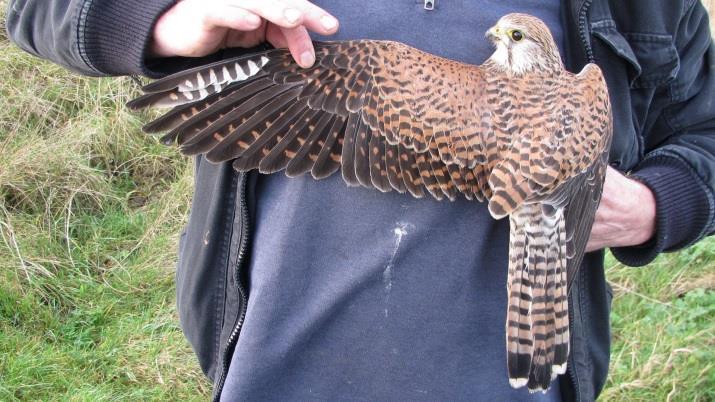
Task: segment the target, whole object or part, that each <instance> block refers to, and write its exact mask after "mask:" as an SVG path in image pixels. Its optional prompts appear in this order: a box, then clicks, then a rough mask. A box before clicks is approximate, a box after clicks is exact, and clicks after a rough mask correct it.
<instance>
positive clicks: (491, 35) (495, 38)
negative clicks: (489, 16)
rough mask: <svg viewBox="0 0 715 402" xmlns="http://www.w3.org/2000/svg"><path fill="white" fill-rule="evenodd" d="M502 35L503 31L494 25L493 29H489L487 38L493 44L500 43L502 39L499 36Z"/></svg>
mask: <svg viewBox="0 0 715 402" xmlns="http://www.w3.org/2000/svg"><path fill="white" fill-rule="evenodd" d="M500 35H501V29H499V27H497V26H496V25H494V26H493V27H491V28H489V30H488V31H487V38H488V39H489V40H491V41H492V42H493V43H495V44H496V43H497V42H499V40H500V38H499V36H500Z"/></svg>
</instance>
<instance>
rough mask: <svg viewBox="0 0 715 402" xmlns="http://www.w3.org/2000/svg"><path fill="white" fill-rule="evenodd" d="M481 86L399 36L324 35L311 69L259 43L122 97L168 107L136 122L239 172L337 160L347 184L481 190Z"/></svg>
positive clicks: (480, 78) (331, 166) (489, 146)
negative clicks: (254, 49)
mask: <svg viewBox="0 0 715 402" xmlns="http://www.w3.org/2000/svg"><path fill="white" fill-rule="evenodd" d="M487 85H488V82H487V80H486V79H485V73H484V70H483V69H482V68H481V67H479V66H474V65H468V64H463V63H459V62H456V61H452V60H448V59H444V58H440V57H437V56H433V55H430V54H428V53H424V52H422V51H419V50H417V49H414V48H411V47H409V46H406V45H404V44H401V43H397V42H388V41H367V40H364V41H347V42H324V43H316V63H315V65H314V66H313V67H312V68H309V69H302V68H300V67H299V66H298V65H297V64H296V63H295V62H294V61H293V60H292V58H291V56H290V53H289V52H287V51H286V50H279V49H274V50H268V51H265V52H262V53H257V54H251V55H246V56H243V57H238V58H235V59H230V60H225V61H222V62H218V63H214V64H212V65H207V66H202V67H198V68H195V69H192V70H187V71H183V72H180V73H178V74H175V75H172V76H169V77H166V78H163V79H161V80H158V81H156V82H153V83H151V84H149V85H147V86H146V87H145V88H144V91H145V92H146V95H144V96H142V97H140V98H138V99H136V100H134V101H132V102H130V103H129V107H131V108H133V109H138V108H143V107H146V106H174V109H173V110H172V111H170V112H169V113H167V114H166V115H165V116H163V117H161V118H160V119H158V120H157V121H154V122H152V123H150V124H148V125H147V126H146V127H145V130H146V131H149V132H161V131H169V132H168V134H166V135H165V136H164V137H163V141H164V142H166V143H172V142H174V141H177V142H178V144H179V146H180V147H181V150H182V152H184V153H186V154H199V153H205V154H206V158H207V159H208V160H210V161H214V162H221V161H227V160H233V159H235V162H234V166H235V167H236V168H237V169H238V170H242V171H245V170H250V169H258V170H260V171H261V172H264V173H272V172H276V171H279V170H283V169H285V171H286V173H287V174H288V175H289V176H295V175H299V174H302V173H305V172H311V174H312V175H313V176H314V177H316V178H322V177H326V176H329V175H330V174H332V173H334V172H335V171H337V170H338V169H339V168H340V166H342V174H343V178H344V179H345V181H346V182H348V184H350V185H360V184H361V185H364V186H368V187H375V188H377V189H379V190H381V191H390V190H392V189H394V190H397V191H399V192H405V191H409V192H410V193H411V194H413V195H414V196H416V197H421V196H422V195H423V194H424V191H423V188H424V189H426V190H427V191H428V192H429V193H430V194H432V195H433V196H434V197H435V198H437V199H442V198H444V197H445V196H446V197H448V198H450V199H454V198H455V196H456V195H457V192H462V193H463V194H465V195H466V196H467V197H469V198H472V197H477V198H478V199H483V198H484V196H485V195H488V194H485V192H486V193H488V186H487V177H486V169H485V168H486V166H483V165H484V163H485V162H486V160H487V156H488V155H490V154H495V151H496V138H494V137H493V136H490V135H489V134H490V133H489V128H490V127H491V125H492V123H491V117H490V116H491V115H492V114H493V113H492V111H491V108H492V107H493V105H494V104H493V103H492V104H490V103H489V98H490V95H489V91H488V88H487ZM475 111H481V112H480V114H478V115H475ZM269 126H270V127H269ZM259 137H260V139H258V138H259ZM492 157H495V155H494V156H492Z"/></svg>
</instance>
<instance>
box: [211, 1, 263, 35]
mask: <svg viewBox="0 0 715 402" xmlns="http://www.w3.org/2000/svg"><path fill="white" fill-rule="evenodd" d="M207 7H208V9H207V10H206V13H205V14H204V22H205V23H206V24H207V25H210V26H216V27H225V28H230V29H235V30H238V31H253V30H255V29H258V28H259V27H260V26H261V17H259V16H258V15H256V14H254V13H252V12H250V11H248V10H246V9H243V8H240V7H231V6H226V5H219V6H216V5H213V6H212V5H208V6H207Z"/></svg>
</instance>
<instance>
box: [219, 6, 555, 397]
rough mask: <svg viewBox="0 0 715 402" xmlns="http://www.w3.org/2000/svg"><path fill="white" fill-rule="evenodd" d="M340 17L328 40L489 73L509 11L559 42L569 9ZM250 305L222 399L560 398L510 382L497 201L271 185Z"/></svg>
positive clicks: (354, 10)
mask: <svg viewBox="0 0 715 402" xmlns="http://www.w3.org/2000/svg"><path fill="white" fill-rule="evenodd" d="M316 4H317V5H319V6H322V7H324V8H325V9H326V10H327V11H329V12H331V13H333V15H335V16H336V17H337V18H338V19H339V20H340V21H341V27H340V31H339V32H338V34H337V35H335V36H333V37H330V38H320V39H321V40H339V39H360V38H365V39H386V40H397V41H401V42H404V43H406V44H408V45H411V46H414V47H417V48H419V49H421V50H424V51H427V52H430V53H433V54H437V55H440V56H443V57H447V58H451V59H456V60H460V61H464V62H468V63H473V64H480V63H482V62H484V61H485V60H486V58H488V57H489V55H490V54H491V53H492V51H493V49H492V48H491V45H490V44H489V43H488V41H487V40H486V39H485V37H484V33H485V32H486V30H487V29H488V28H489V27H491V26H492V25H494V23H496V21H497V20H498V19H499V18H500V17H501V16H503V15H504V14H507V13H510V12H525V13H529V14H533V15H536V16H538V17H540V18H542V19H543V20H544V21H545V22H546V23H547V25H549V26H550V28H551V29H552V31H553V33H554V34H555V37H556V39H557V43H561V29H560V22H559V21H560V14H559V2H558V1H548V2H544V1H536V0H519V1H503V0H502V1H450V0H437V1H436V2H435V9H434V10H431V11H427V10H425V8H424V1H423V0H400V1H389V2H387V1H379V0H374V1H361V2H354V1H341V2H327V1H317V2H316ZM253 190H254V191H255V194H256V203H255V204H256V208H255V224H254V235H253V243H252V244H253V245H254V246H253V248H252V250H251V261H250V270H249V278H250V283H249V285H250V286H249V288H250V291H249V302H248V309H247V315H246V320H245V323H244V326H243V328H242V330H241V335H240V337H239V340H238V343H237V346H236V350H235V354H234V358H233V360H232V362H231V366H230V369H229V375H228V378H227V381H226V386H225V388H224V390H223V394H222V397H224V398H226V399H241V400H242V399H271V398H275V397H277V396H279V395H284V396H286V395H287V396H288V397H289V398H290V399H358V400H359V399H382V400H384V399H403V398H406V399H435V398H438V399H478V400H558V399H559V395H558V385H555V386H554V387H553V388H552V391H550V392H549V393H548V394H546V395H543V394H540V393H539V394H533V395H531V394H529V393H528V392H527V391H526V390H525V389H520V390H514V389H512V388H511V387H510V386H509V383H508V378H507V371H506V357H505V340H504V336H505V331H504V320H505V317H506V267H507V243H508V226H509V224H508V221H507V220H501V221H495V220H493V219H492V218H491V216H490V215H489V213H488V211H487V208H486V205H485V204H482V203H478V202H476V201H467V200H465V199H464V198H463V197H461V196H460V197H459V199H458V200H457V201H455V202H449V201H442V202H438V201H435V200H434V199H431V198H430V197H429V196H427V197H426V198H424V199H414V198H413V197H411V196H410V195H408V194H398V193H396V192H391V193H385V194H383V193H380V192H379V191H376V190H374V189H364V188H348V187H347V186H346V185H345V183H344V182H343V180H342V178H341V177H340V174H335V175H333V176H331V177H330V178H328V179H325V180H321V181H315V180H313V179H312V178H311V177H310V176H303V177H299V178H292V179H290V178H287V177H286V176H285V175H283V174H282V173H279V174H274V175H270V176H260V177H259V178H258V180H257V184H255V187H254V188H253Z"/></svg>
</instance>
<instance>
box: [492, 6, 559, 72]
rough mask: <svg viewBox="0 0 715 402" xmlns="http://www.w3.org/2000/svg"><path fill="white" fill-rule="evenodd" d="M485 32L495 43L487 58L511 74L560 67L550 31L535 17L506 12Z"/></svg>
mask: <svg viewBox="0 0 715 402" xmlns="http://www.w3.org/2000/svg"><path fill="white" fill-rule="evenodd" d="M486 35H487V37H488V38H489V39H490V40H491V41H492V43H493V44H494V46H496V51H494V54H492V56H491V57H490V60H493V61H494V62H495V63H496V64H497V65H499V66H500V67H502V68H504V69H506V70H508V71H510V72H512V73H513V74H516V75H522V74H525V73H530V72H537V71H544V72H547V71H554V70H560V69H561V68H563V67H562V66H563V65H562V63H561V56H560V55H559V49H558V47H557V46H556V42H555V41H554V38H553V36H552V35H551V31H549V28H548V27H547V26H546V24H544V22H543V21H541V20H540V19H538V18H536V17H533V16H531V15H527V14H507V15H505V16H503V17H502V18H500V19H499V21H498V22H497V24H496V25H494V26H493V27H491V28H490V29H489V31H487V34H486Z"/></svg>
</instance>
